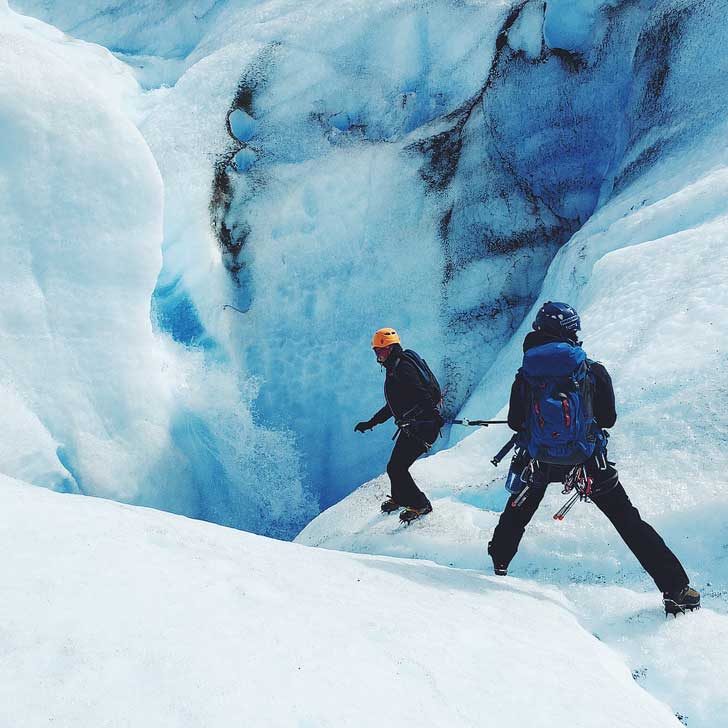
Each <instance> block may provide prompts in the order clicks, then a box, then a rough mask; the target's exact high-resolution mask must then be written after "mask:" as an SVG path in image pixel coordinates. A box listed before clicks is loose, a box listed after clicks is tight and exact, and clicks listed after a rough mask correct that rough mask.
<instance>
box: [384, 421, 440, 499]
mask: <svg viewBox="0 0 728 728" xmlns="http://www.w3.org/2000/svg"><path fill="white" fill-rule="evenodd" d="M439 429H440V428H439V427H438V426H436V425H433V426H432V427H429V428H428V427H424V428H419V430H418V432H417V434H416V435H415V434H413V435H407V434H405V433H404V432H402V433H400V435H399V437H397V442H396V443H395V445H394V450H392V455H391V457H390V458H389V462H388V463H387V475H388V476H389V480H390V482H391V484H392V500H394V502H395V503H397V504H399V505H400V506H411V507H412V508H424V507H425V506H426V505H427V504H428V503H429V502H430V501H429V500H427V496H426V495H425V494H424V493H423V492H422V491H421V490H420V489H419V488H418V487H417V484H416V483H415V481H414V480H413V479H412V476H411V475H410V472H409V469H410V465H412V463H413V462H414V461H415V460H417V458H418V457H419V456H420V455H422V454H423V453H425V452H427V449H428V448H427V445H426V444H425V443H426V442H434V441H435V439H436V438H437V434H438V432H439ZM433 433H434V434H433ZM430 437H431V438H432V439H431V440H430V439H425V438H430Z"/></svg>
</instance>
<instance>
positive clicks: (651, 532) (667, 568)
mask: <svg viewBox="0 0 728 728" xmlns="http://www.w3.org/2000/svg"><path fill="white" fill-rule="evenodd" d="M603 477H604V478H605V479H609V480H612V479H614V480H615V481H616V485H615V486H613V487H612V488H611V489H609V490H607V491H606V492H603V491H602V492H600V488H599V481H595V492H594V494H593V495H592V500H593V501H594V504H595V505H596V506H597V508H599V510H600V511H601V512H602V513H603V514H604V515H605V516H606V517H607V518H608V519H609V520H610V521H611V523H612V525H613V526H614V527H615V528H616V529H617V533H619V535H620V536H621V537H622V540H623V541H624V543H625V544H626V545H627V547H628V548H629V550H630V551H631V552H632V553H633V554H634V555H635V556H636V557H637V560H638V561H639V562H640V564H641V565H642V568H643V569H644V570H645V571H646V572H647V573H648V574H649V575H650V576H651V577H652V579H653V580H654V582H655V584H657V588H658V589H659V590H660V591H661V592H669V593H672V592H679V591H681V590H682V589H684V588H685V587H686V586H687V585H688V582H689V579H688V575H687V574H686V573H685V569H683V567H682V564H681V563H680V562H679V561H678V559H677V557H676V556H675V554H673V552H672V551H671V550H670V549H669V548H668V547H667V545H666V544H665V542H664V541H663V540H662V538H661V537H660V535H659V534H658V533H657V531H655V529H654V528H652V526H650V524H649V523H646V522H645V521H643V520H642V517H641V516H640V513H639V511H638V510H637V509H636V508H635V507H634V506H633V505H632V503H631V502H630V500H629V497H628V496H627V493H626V492H625V490H624V488H623V487H622V484H621V483H620V482H619V480H618V475H617V471H616V470H615V469H614V468H613V467H612V466H611V465H609V466H608V471H607V472H605V473H604V476H603Z"/></svg>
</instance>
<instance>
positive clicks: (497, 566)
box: [488, 541, 508, 576]
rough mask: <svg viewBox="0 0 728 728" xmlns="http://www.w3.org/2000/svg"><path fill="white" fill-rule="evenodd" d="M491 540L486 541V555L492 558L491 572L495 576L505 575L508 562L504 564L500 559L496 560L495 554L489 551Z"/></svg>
mask: <svg viewBox="0 0 728 728" xmlns="http://www.w3.org/2000/svg"><path fill="white" fill-rule="evenodd" d="M492 543H493V542H492V541H488V556H490V558H491V559H492V560H493V572H494V573H495V575H496V576H507V575H508V564H504V563H503V562H501V561H497V560H496V558H495V556H493V554H492V553H491V550H490V547H491V544H492Z"/></svg>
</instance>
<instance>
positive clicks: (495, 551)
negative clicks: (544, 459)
mask: <svg viewBox="0 0 728 728" xmlns="http://www.w3.org/2000/svg"><path fill="white" fill-rule="evenodd" d="M545 493H546V485H545V484H544V485H536V486H532V487H531V488H530V489H529V491H528V495H527V496H526V499H525V500H524V501H523V503H521V504H520V505H519V506H515V507H514V505H513V503H514V502H515V500H516V499H517V498H518V496H519V494H518V493H514V494H513V495H512V496H511V497H510V498H509V499H508V503H506V507H505V509H504V510H503V513H501V517H500V519H499V521H498V525H497V526H496V527H495V531H493V538H492V539H491V540H490V542H489V543H488V553H489V554H490V556H491V557H492V559H493V564H494V566H496V568H502V569H504V570H505V569H506V568H508V564H510V563H511V560H512V559H513V557H514V556H515V555H516V551H518V544H520V543H521V539H522V538H523V533H524V531H525V530H526V526H527V525H528V522H529V521H530V520H531V519H532V518H533V514H534V513H535V512H536V509H537V508H538V506H539V504H540V503H541V501H542V500H543V497H544V495H545Z"/></svg>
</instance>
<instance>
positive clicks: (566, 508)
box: [554, 491, 581, 521]
mask: <svg viewBox="0 0 728 728" xmlns="http://www.w3.org/2000/svg"><path fill="white" fill-rule="evenodd" d="M579 498H581V493H579V492H578V491H577V492H576V493H574V495H572V496H571V498H569V500H567V501H566V503H564V505H563V506H561V508H559V510H558V511H556V513H554V520H555V521H563V520H564V516H565V515H566V514H567V513H568V512H569V511H570V510H571V509H572V508H573V507H574V504H575V503H576V501H578V500H579Z"/></svg>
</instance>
